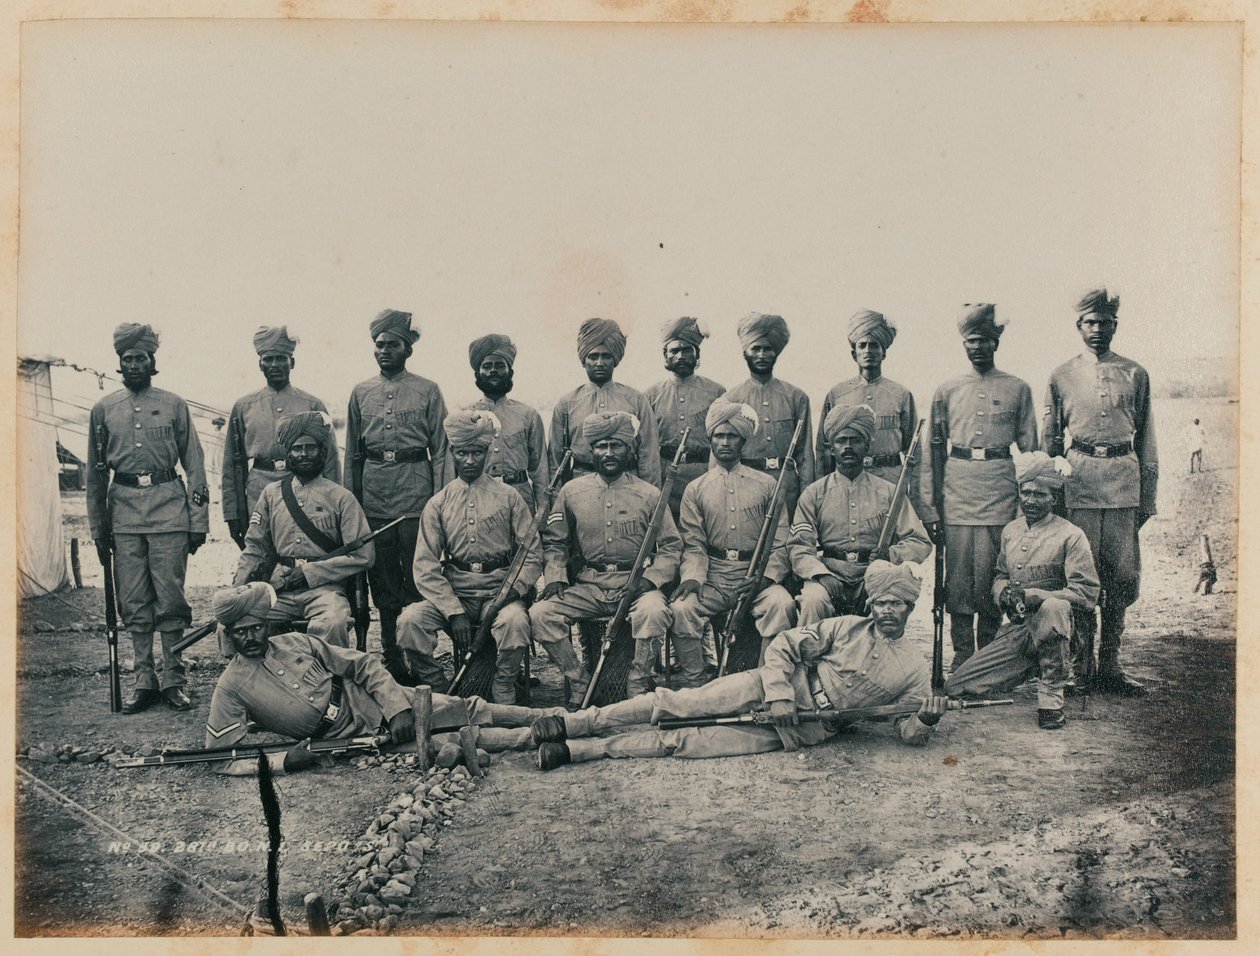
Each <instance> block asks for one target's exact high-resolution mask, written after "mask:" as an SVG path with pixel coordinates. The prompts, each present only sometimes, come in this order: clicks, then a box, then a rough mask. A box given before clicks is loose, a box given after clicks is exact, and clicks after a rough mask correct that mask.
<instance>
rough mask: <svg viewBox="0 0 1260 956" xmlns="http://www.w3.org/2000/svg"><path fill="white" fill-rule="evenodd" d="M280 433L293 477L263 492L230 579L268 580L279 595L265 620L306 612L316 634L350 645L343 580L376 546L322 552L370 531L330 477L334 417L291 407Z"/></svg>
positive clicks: (354, 503) (363, 563)
mask: <svg viewBox="0 0 1260 956" xmlns="http://www.w3.org/2000/svg"><path fill="white" fill-rule="evenodd" d="M276 441H277V442H278V443H279V445H280V446H281V447H282V448H284V449H285V452H286V467H285V471H287V472H288V477H285V478H281V479H280V480H279V481H273V482H272V483H271V484H269V485H267V486H266V487H265V488H263V490H262V494H261V495H259V496H258V505H257V507H256V508H255V510H254V513H253V514H252V515H250V518H249V531H248V532H246V534H245V548H244V550H243V551H242V552H241V559H240V561H239V562H238V563H237V565H236V576H235V578H233V580H232V583H233V584H246V583H249V582H251V581H257V580H269V581H270V582H271V584H272V585H273V586H274V587H275V589H276V593H277V595H278V596H279V597H278V599H277V601H276V603H275V604H274V605H273V606H272V607H271V609H270V610H269V611H268V613H267V620H268V622H285V621H293V620H296V619H302V620H305V621H307V622H308V625H309V632H310V633H311V634H313V635H314V636H315V637H318V638H320V639H321V640H324V641H327V642H328V643H329V644H336V645H337V646H338V647H349V646H350V621H351V613H350V602H349V601H348V600H347V598H346V591H345V588H346V584H347V582H349V581H350V579H352V578H353V577H354V576H355V575H356V574H358V573H359V572H360V571H363V570H365V569H367V568H369V567H371V566H372V561H373V559H374V557H375V553H376V552H375V550H374V549H373V547H372V544H371V543H370V542H369V543H367V544H365V545H363V546H362V547H361V548H359V549H358V550H357V551H352V552H351V553H349V554H343V555H339V556H338V557H335V558H328V559H327V560H320V559H321V558H323V557H324V555H326V554H328V552H330V551H335V550H337V549H338V548H340V547H341V546H342V545H343V544H348V543H349V542H351V541H356V540H358V539H359V538H362V537H364V536H366V535H367V534H368V531H369V528H368V521H367V518H366V517H364V515H363V509H362V508H361V507H360V506H359V502H358V501H356V500H355V497H354V495H352V494H350V492H349V491H347V490H346V489H345V488H343V487H342V486H341V485H340V484H338V483H337V482H335V481H332V480H330V479H329V478H328V477H327V471H328V469H327V467H326V462H325V459H326V458H327V457H328V456H329V455H335V454H336V450H337V446H336V440H335V439H334V438H333V430H332V419H330V418H329V417H328V414H327V413H326V412H301V413H299V414H297V415H290V416H289V417H287V418H283V419H281V420H280V423H279V425H277V426H276Z"/></svg>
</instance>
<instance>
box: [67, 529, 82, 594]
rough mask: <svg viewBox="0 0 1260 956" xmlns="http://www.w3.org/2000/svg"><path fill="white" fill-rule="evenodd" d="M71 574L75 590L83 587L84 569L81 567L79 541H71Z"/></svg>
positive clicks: (76, 539)
mask: <svg viewBox="0 0 1260 956" xmlns="http://www.w3.org/2000/svg"><path fill="white" fill-rule="evenodd" d="M70 573H71V574H72V575H73V576H74V586H75V588H81V587H83V568H82V567H81V566H80V565H79V539H78V538H71V539H70Z"/></svg>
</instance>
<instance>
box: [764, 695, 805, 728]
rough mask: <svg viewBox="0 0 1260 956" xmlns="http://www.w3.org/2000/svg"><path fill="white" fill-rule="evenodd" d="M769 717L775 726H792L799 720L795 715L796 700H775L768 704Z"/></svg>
mask: <svg viewBox="0 0 1260 956" xmlns="http://www.w3.org/2000/svg"><path fill="white" fill-rule="evenodd" d="M770 719H771V721H772V722H773V723H774V725H775V726H776V727H793V726H795V725H796V724H799V723H800V722H801V719H800V718H799V717H797V716H796V701H794V700H776V701H772V702H771V704H770Z"/></svg>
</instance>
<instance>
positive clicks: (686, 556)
mask: <svg viewBox="0 0 1260 956" xmlns="http://www.w3.org/2000/svg"><path fill="white" fill-rule="evenodd" d="M696 481H699V479H696ZM678 533H679V536H680V537H681V538H682V563H681V565H680V569H679V575H678V576H679V577H680V578H681V579H682V580H684V581H699V582H700V583H701V584H704V582H705V581H707V580H708V578H709V553H708V552H707V551H706V550H705V545H706V544H707V543H708V538H707V536H706V535H705V533H704V517H703V516H702V515H701V513H700V494H699V491H698V489H697V485H696V482H695V481H693V482H691V483H690V484H688V485H687V487H686V488H685V489H684V490H683V495H682V501H681V502H680V503H679V505H678Z"/></svg>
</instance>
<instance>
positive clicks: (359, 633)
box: [349, 571, 372, 654]
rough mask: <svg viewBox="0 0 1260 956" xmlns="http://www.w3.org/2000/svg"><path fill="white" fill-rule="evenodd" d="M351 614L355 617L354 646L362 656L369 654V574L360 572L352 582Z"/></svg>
mask: <svg viewBox="0 0 1260 956" xmlns="http://www.w3.org/2000/svg"><path fill="white" fill-rule="evenodd" d="M349 597H350V613H351V614H352V615H353V616H354V646H355V648H356V649H357V650H358V651H359V653H360V654H363V653H366V652H367V632H368V628H369V627H370V626H371V625H372V609H371V608H370V607H368V586H367V572H366V571H360V572H359V573H358V574H356V575H355V576H354V578H353V579H352V581H351V582H350V594H349Z"/></svg>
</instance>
